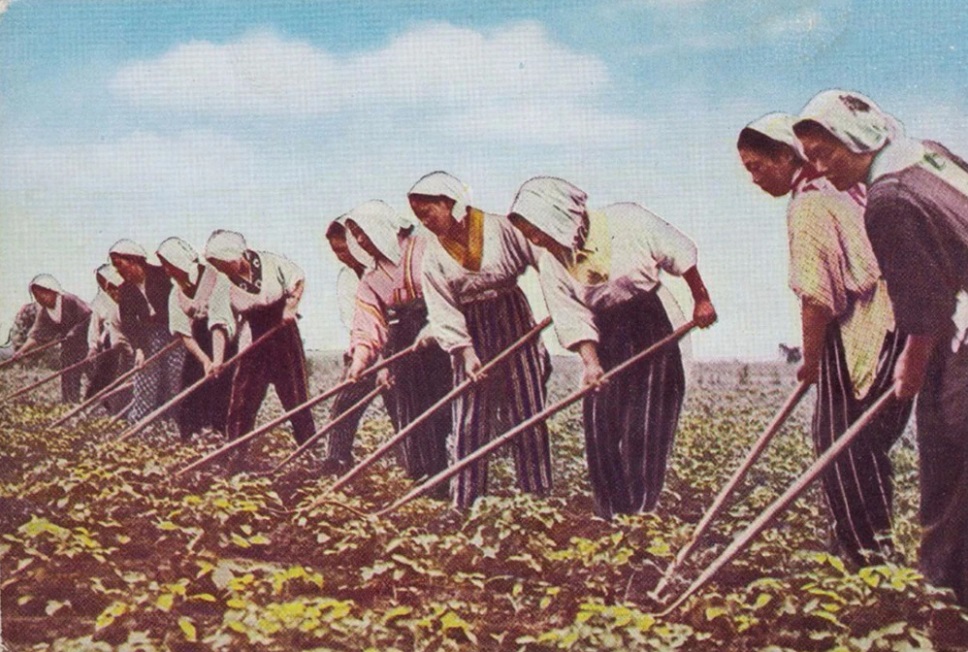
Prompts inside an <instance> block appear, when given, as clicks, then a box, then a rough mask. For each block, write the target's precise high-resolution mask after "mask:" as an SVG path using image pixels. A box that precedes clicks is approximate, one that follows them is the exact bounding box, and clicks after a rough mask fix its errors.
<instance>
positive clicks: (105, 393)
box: [47, 339, 181, 428]
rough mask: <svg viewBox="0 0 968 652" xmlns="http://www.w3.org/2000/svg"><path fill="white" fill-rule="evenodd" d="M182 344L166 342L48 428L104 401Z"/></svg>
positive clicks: (60, 423)
mask: <svg viewBox="0 0 968 652" xmlns="http://www.w3.org/2000/svg"><path fill="white" fill-rule="evenodd" d="M180 345H181V339H176V340H172V341H171V342H169V343H168V344H166V345H165V346H164V348H162V349H161V350H159V351H156V352H155V353H153V354H152V355H150V356H148V358H147V359H145V361H144V362H142V363H141V365H140V366H138V365H135V366H134V367H132V368H131V369H130V370H128V371H126V372H125V373H123V374H121V375H120V376H118V377H117V378H115V379H114V380H113V381H111V383H109V384H108V385H107V386H106V387H104V389H102V390H101V391H99V392H98V393H97V394H95V395H94V396H92V397H90V398H89V399H87V400H85V401H84V402H83V403H81V404H80V405H78V406H77V407H75V408H73V409H72V410H71V411H70V412H68V413H67V414H65V415H64V416H62V417H61V418H60V419H58V420H57V421H55V422H54V423H52V424H50V425H49V426H47V427H48V428H56V427H57V426H59V425H62V424H64V423H66V422H67V420H68V419H70V418H71V417H73V416H75V415H77V414H80V413H81V412H83V411H84V410H86V409H87V408H89V407H91V406H92V405H94V404H96V403H98V402H99V401H103V400H105V399H107V398H108V397H109V396H112V395H113V393H114V390H115V389H117V388H119V387H120V386H121V383H123V382H124V381H126V380H127V379H128V378H131V377H132V376H133V375H135V374H136V373H138V372H139V371H141V370H142V369H145V368H146V367H147V366H148V365H150V364H153V363H154V362H155V361H156V360H160V359H161V356H163V355H164V354H166V353H168V352H169V351H171V350H172V349H174V348H175V347H176V346H180Z"/></svg>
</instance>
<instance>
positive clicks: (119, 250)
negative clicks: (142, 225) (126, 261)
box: [108, 238, 148, 260]
mask: <svg viewBox="0 0 968 652" xmlns="http://www.w3.org/2000/svg"><path fill="white" fill-rule="evenodd" d="M108 254H117V255H119V256H132V257H135V258H144V259H145V260H148V252H147V251H145V248H144V247H142V246H141V245H139V244H138V243H137V242H135V241H134V240H128V239H127V238H122V239H120V240H118V241H117V242H115V243H114V244H113V245H111V248H110V249H108Z"/></svg>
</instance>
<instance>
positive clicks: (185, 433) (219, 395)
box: [176, 319, 238, 439]
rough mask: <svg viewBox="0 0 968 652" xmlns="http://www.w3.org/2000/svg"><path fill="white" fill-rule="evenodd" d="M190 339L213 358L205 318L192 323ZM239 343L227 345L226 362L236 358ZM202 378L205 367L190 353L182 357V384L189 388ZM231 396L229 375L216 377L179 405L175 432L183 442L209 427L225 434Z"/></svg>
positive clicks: (210, 336)
mask: <svg viewBox="0 0 968 652" xmlns="http://www.w3.org/2000/svg"><path fill="white" fill-rule="evenodd" d="M192 337H193V338H194V340H195V341H196V342H197V343H198V345H199V347H201V349H202V351H204V352H205V353H206V355H208V356H209V358H211V357H212V332H211V331H210V330H209V329H208V319H195V320H193V321H192ZM237 351H238V343H237V342H235V341H233V342H226V345H225V359H226V360H228V359H229V358H230V357H232V356H233V355H235V353H236V352H237ZM204 375H205V368H204V367H203V366H202V363H201V362H199V361H198V358H196V357H195V356H194V355H192V354H191V353H190V352H186V354H185V362H184V365H183V366H182V374H181V385H182V387H189V386H190V385H193V384H195V383H196V382H198V381H199V380H201V378H202V377H203V376H204ZM231 395H232V374H231V373H228V372H226V373H223V374H222V375H220V376H218V377H217V378H212V379H210V380H208V382H206V383H205V384H203V385H202V386H201V387H199V388H198V389H196V390H195V391H194V392H192V393H191V394H189V395H188V397H187V398H186V399H185V400H184V401H182V404H181V405H180V406H178V417H177V419H176V421H177V423H178V433H179V434H180V435H181V437H182V439H188V438H189V437H191V436H192V434H193V433H196V432H199V431H200V430H202V429H203V428H205V427H211V428H212V429H214V430H217V431H218V432H225V422H226V418H227V417H228V410H229V399H230V397H231Z"/></svg>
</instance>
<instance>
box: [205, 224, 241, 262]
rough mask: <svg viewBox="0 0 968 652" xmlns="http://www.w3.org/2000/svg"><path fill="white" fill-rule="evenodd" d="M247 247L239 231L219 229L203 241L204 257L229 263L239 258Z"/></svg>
mask: <svg viewBox="0 0 968 652" xmlns="http://www.w3.org/2000/svg"><path fill="white" fill-rule="evenodd" d="M247 249H248V246H247V245H246V243H245V238H244V237H242V234H241V233H236V232H235V231H225V230H223V229H219V230H217V231H213V232H212V235H210V236H209V238H208V242H206V243H205V257H206V258H209V259H214V260H221V261H224V262H227V263H230V262H234V261H236V260H241V259H242V256H243V255H244V254H245V252H246V250H247Z"/></svg>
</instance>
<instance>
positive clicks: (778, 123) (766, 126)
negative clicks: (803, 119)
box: [746, 111, 807, 160]
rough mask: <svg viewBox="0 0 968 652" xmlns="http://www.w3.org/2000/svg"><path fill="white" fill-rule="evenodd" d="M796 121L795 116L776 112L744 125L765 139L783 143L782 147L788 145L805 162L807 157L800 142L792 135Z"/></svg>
mask: <svg viewBox="0 0 968 652" xmlns="http://www.w3.org/2000/svg"><path fill="white" fill-rule="evenodd" d="M798 120H799V119H798V118H797V117H796V116H795V115H790V114H789V113H781V112H779V111H778V112H775V113H767V114H766V115H764V116H762V117H760V118H757V119H756V120H754V121H753V122H751V123H749V124H748V125H746V128H747V129H750V130H752V131H756V132H758V133H761V134H763V135H764V136H766V137H767V138H770V139H772V140H775V141H777V142H779V143H783V144H784V145H789V146H790V147H792V148H793V151H795V152H796V153H797V156H799V157H800V158H801V159H803V160H806V158H807V157H806V156H805V155H804V153H803V147H802V146H801V145H800V141H799V140H797V137H796V134H794V133H793V125H794V124H796V123H797V121H798Z"/></svg>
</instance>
